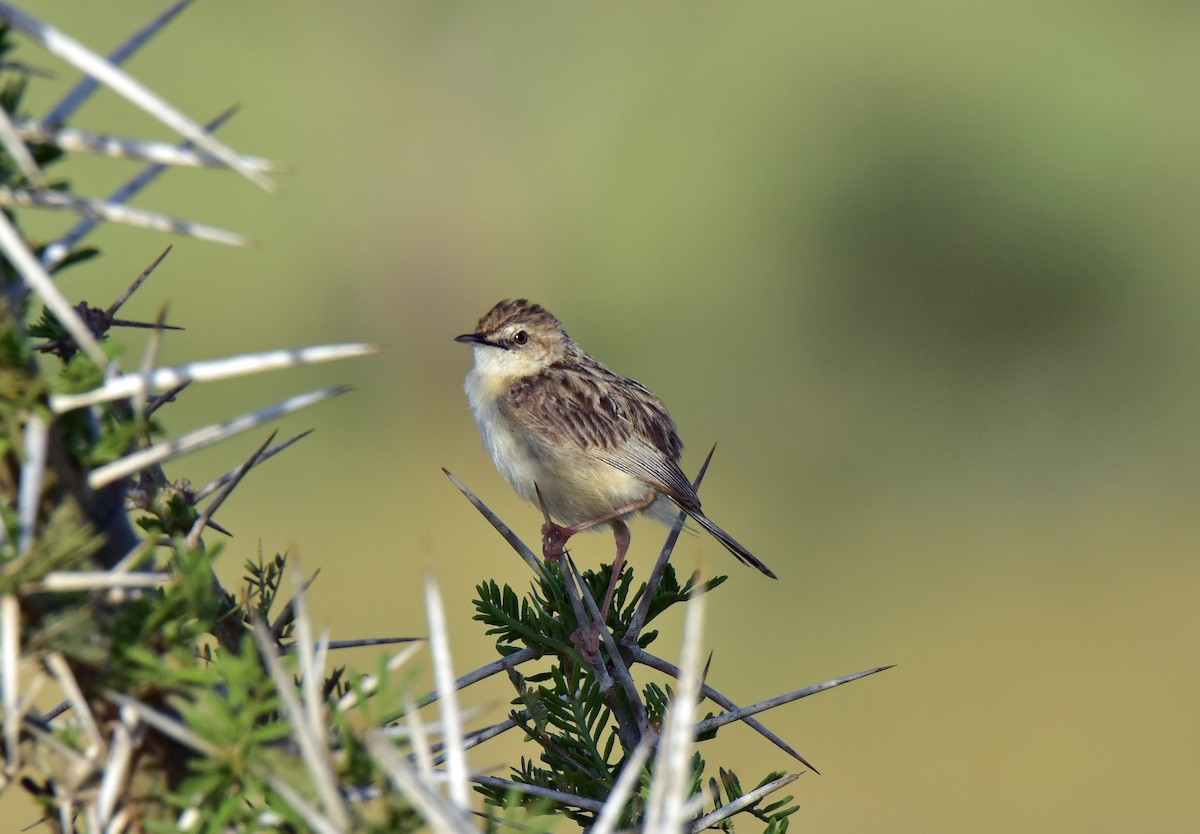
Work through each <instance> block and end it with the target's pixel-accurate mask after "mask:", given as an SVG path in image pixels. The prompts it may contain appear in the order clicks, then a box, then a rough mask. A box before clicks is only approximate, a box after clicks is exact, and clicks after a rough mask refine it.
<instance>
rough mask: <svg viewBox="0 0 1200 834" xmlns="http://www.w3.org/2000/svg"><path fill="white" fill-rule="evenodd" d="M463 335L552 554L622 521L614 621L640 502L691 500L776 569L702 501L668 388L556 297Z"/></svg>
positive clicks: (653, 512) (489, 431)
mask: <svg viewBox="0 0 1200 834" xmlns="http://www.w3.org/2000/svg"><path fill="white" fill-rule="evenodd" d="M455 341H456V342H461V343H463V344H467V345H470V346H471V347H472V349H473V353H474V364H473V366H472V368H471V370H470V372H469V373H468V374H467V378H466V383H465V385H464V388H465V389H466V394H467V400H468V402H469V403H470V406H471V411H472V414H473V416H474V418H475V422H476V423H477V424H478V426H479V432H480V435H481V437H482V438H483V445H484V448H485V449H486V450H487V451H488V452H489V453H490V454H491V457H492V462H493V463H494V464H495V466H496V469H497V470H498V471H499V472H500V474H501V476H503V478H504V479H505V480H506V481H508V483H509V484H510V485H511V486H512V488H513V489H514V490H516V492H517V493H518V494H519V495H520V496H521V497H522V498H524V499H525V500H527V501H530V502H533V503H537V504H540V505H541V507H542V510H543V513H544V514H545V515H546V523H545V524H544V525H543V527H542V531H541V532H542V553H543V556H544V558H546V559H547V560H550V561H553V560H557V559H558V558H560V557H561V556H562V553H563V548H564V547H565V545H566V543H567V541H568V540H569V539H570V538H571V537H572V536H573V535H575V534H576V533H579V532H581V531H583V530H588V529H597V528H602V527H604V526H609V527H611V528H612V530H613V535H614V538H615V540H616V557H615V559H614V561H613V566H612V573H611V575H612V579H611V581H610V583H609V587H608V592H607V594H606V595H605V599H604V604H603V606H602V607H601V620H602V621H603V620H604V619H607V616H608V609H609V605H610V604H611V602H612V596H613V592H614V590H615V589H616V583H617V580H618V578H619V577H620V575H621V567H622V565H623V564H624V561H625V554H626V552H627V551H628V549H629V542H630V532H629V527H628V525H627V524H626V523H625V522H626V520H627V519H629V518H630V517H631V516H634V515H636V514H638V513H642V514H644V515H646V516H648V517H650V518H653V519H655V520H658V521H661V522H663V523H667V524H670V523H671V522H673V521H674V519H675V517H676V516H677V514H678V512H679V511H680V510H682V511H683V512H684V513H686V514H687V515H688V516H689V517H690V518H691V519H692V520H694V521H695V522H696V523H697V524H699V525H700V526H701V527H703V528H704V529H705V530H707V531H708V532H709V533H711V534H712V535H713V536H714V537H715V538H716V539H717V541H719V542H720V543H721V544H722V545H724V546H725V548H726V549H727V550H728V551H729V552H730V553H732V554H733V555H734V556H736V557H737V558H738V560H739V561H741V562H743V563H745V564H748V565H751V566H753V567H755V568H758V570H760V571H761V572H762V573H764V574H766V575H767V576H769V577H771V578H772V579H774V578H776V577H775V574H774V573H773V572H772V571H771V569H770V568H768V567H767V566H766V565H764V564H763V563H762V562H761V561H759V559H758V558H757V557H755V556H754V554H752V553H751V552H750V551H749V550H747V549H746V548H745V547H744V546H743V545H741V544H740V543H739V542H738V541H737V540H736V539H734V538H733V537H732V536H731V535H729V534H728V533H726V532H725V531H724V530H723V529H721V528H720V527H719V526H717V524H716V523H714V522H713V521H712V520H711V519H710V518H709V517H708V516H707V515H705V513H704V511H703V510H702V509H701V507H700V498H699V497H698V496H697V495H696V490H695V489H694V488H693V487H692V485H691V483H690V482H689V481H688V479H687V477H686V476H685V475H684V474H683V470H682V469H680V468H679V460H680V456H681V455H682V453H683V441H682V440H681V439H680V437H679V430H678V428H677V427H676V425H675V421H674V420H673V419H672V418H671V415H670V414H669V413H668V411H667V408H666V406H665V405H663V402H662V400H660V399H659V398H658V397H656V396H655V395H654V394H653V393H651V392H650V390H649V389H648V388H646V387H645V386H644V385H642V384H641V383H639V382H636V381H634V380H632V379H630V378H628V377H625V376H621V375H620V374H618V373H616V372H614V371H611V370H609V369H608V368H607V367H606V366H604V365H603V364H601V363H600V362H598V361H597V360H595V359H593V358H592V357H591V356H589V355H588V354H587V353H586V352H585V351H584V350H583V348H581V347H579V345H578V344H576V343H575V341H574V340H573V339H572V338H571V337H570V336H569V335H567V331H566V330H565V329H564V328H563V325H562V323H561V322H560V321H559V320H558V319H557V318H555V317H554V316H553V315H552V314H551V313H550V312H549V311H547V310H546V309H545V308H543V307H542V306H540V305H538V304H535V303H533V302H531V301H529V300H528V299H524V298H519V299H516V300H505V301H501V302H499V303H498V304H496V305H495V306H494V307H492V309H491V310H489V311H488V312H487V313H486V314H485V315H484V316H483V318H481V319H480V320H479V323H478V325H476V327H475V330H474V332H471V333H464V334H463V335H461V336H457V337H455ZM552 519H558V521H560V522H562V523H561V524H559V523H555V522H554V521H553V520H552Z"/></svg>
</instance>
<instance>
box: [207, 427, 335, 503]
mask: <svg viewBox="0 0 1200 834" xmlns="http://www.w3.org/2000/svg"><path fill="white" fill-rule="evenodd" d="M313 431H314V430H313V429H309V430H308V431H302V432H300V434H297V435H296V436H294V437H292V438H290V439H288V440H285V441H283V442H282V443H280V444H279V445H277V446H272V447H271V448H270V449H267V450H266V451H265V452H263V453H262V454H261V455H259V456H258V457H257V458H256V459H255V461H254V464H253V465H254V466H259V465H261V464H263V463H265V462H266V461H268V460H270V459H271V458H273V457H275V455H277V454H279V453H280V452H282V451H283V450H284V449H286V448H288V447H289V446H291V445H292V444H293V443H295V442H296V441H298V440H303V439H304V438H306V437H308V436H309V435H310V434H312V433H313ZM272 436H274V435H272ZM240 468H241V467H237V468H234V469H231V470H229V471H228V472H226V473H225V474H224V475H222V476H221V477H219V478H216V479H214V480H212V481H209V482H208V483H207V484H205V485H204V486H202V487H200V489H198V490H196V491H195V492H193V493H192V496H191V497H192V503H193V504H195V503H196V502H199V501H203V500H204V499H205V498H207V497H208V496H209V495H211V494H212V493H214V492H216V491H217V490H218V489H220V488H221V487H223V486H225V485H226V484H227V483H229V482H230V481H231V480H233V478H234V476H235V475H236V473H237V472H238V469H240ZM210 524H211V522H210Z"/></svg>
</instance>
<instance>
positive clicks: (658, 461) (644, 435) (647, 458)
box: [505, 363, 700, 508]
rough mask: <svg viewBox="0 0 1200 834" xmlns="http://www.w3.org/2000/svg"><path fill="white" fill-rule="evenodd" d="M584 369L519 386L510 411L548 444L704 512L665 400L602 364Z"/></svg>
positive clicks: (552, 371) (551, 373)
mask: <svg viewBox="0 0 1200 834" xmlns="http://www.w3.org/2000/svg"><path fill="white" fill-rule="evenodd" d="M584 371H585V372H581V371H576V370H571V369H568V368H565V367H563V366H561V365H559V366H552V367H551V368H549V369H547V370H546V371H545V372H544V373H543V374H541V375H539V376H537V377H534V378H532V379H530V380H527V381H525V382H522V383H519V384H518V385H515V386H514V387H513V388H512V390H511V391H510V392H509V394H508V396H507V397H506V398H505V407H506V408H508V409H511V411H512V412H513V416H514V417H516V418H517V419H518V420H519V421H520V422H521V423H522V425H525V426H527V427H529V428H530V430H532V431H533V432H534V433H535V434H536V435H537V436H539V437H540V438H541V439H542V440H543V441H544V442H546V443H548V444H551V445H556V446H562V445H568V444H569V445H572V446H575V447H576V448H578V449H579V450H580V451H582V452H584V453H586V454H587V455H589V456H591V457H594V458H596V459H597V460H600V461H603V462H604V463H607V464H608V465H610V466H612V467H614V468H616V469H619V470H621V471H622V472H626V473H628V474H630V475H632V476H633V477H635V478H637V479H639V480H641V481H644V482H645V483H646V484H647V485H649V486H652V487H654V488H655V489H657V490H658V491H659V492H664V493H666V494H668V495H670V496H671V497H672V498H674V499H675V500H676V501H677V502H678V503H679V504H680V505H681V506H686V507H688V508H698V507H699V506H700V502H699V499H698V498H697V497H696V493H695V492H694V491H693V490H692V486H691V484H690V483H688V480H687V477H686V476H685V475H684V474H683V471H682V470H680V468H679V464H678V463H677V461H678V460H679V456H680V455H681V454H682V453H683V442H682V441H681V440H680V439H679V432H678V431H677V430H676V428H675V421H674V420H672V419H671V415H670V414H668V413H667V409H666V407H665V406H663V404H662V402H661V401H659V399H658V398H657V397H655V396H654V395H653V394H652V393H650V391H649V390H648V389H646V388H645V387H644V386H642V385H640V384H638V383H636V382H634V381H633V380H630V379H624V378H621V377H618V376H617V375H616V374H614V373H613V372H612V371H610V370H608V369H607V368H605V367H604V366H603V365H600V364H599V363H595V364H594V365H592V366H590V367H585V369H584Z"/></svg>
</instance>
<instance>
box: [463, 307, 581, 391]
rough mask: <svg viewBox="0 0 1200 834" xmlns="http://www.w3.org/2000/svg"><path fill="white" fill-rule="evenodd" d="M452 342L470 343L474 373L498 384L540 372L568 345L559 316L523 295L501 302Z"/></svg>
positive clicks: (566, 348) (566, 350)
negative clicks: (472, 351)
mask: <svg viewBox="0 0 1200 834" xmlns="http://www.w3.org/2000/svg"><path fill="white" fill-rule="evenodd" d="M454 341H456V342H462V343H463V344H468V345H471V346H473V347H474V349H475V370H476V372H477V373H479V374H482V375H484V376H486V377H489V378H490V379H492V380H493V381H495V382H497V383H499V382H507V381H516V380H518V379H521V378H523V377H528V376H534V375H536V374H539V373H541V372H542V371H543V370H545V369H546V368H547V367H549V366H550V365H552V364H553V363H555V362H557V361H558V360H559V359H561V358H563V357H564V356H565V355H566V354H567V353H568V351H569V350H570V346H571V337H570V336H568V335H567V331H565V330H563V326H562V324H561V323H559V321H558V319H556V318H555V317H554V316H552V315H550V313H548V312H547V311H546V310H545V309H544V308H543V307H541V306H539V305H537V304H534V303H533V302H531V301H527V300H526V299H524V298H518V299H517V300H516V301H501V302H500V303H499V304H497V305H496V306H495V307H493V308H492V309H491V310H488V312H487V314H486V315H485V316H484V317H483V318H481V319H480V320H479V324H478V325H477V326H476V327H475V332H474V333H464V334H463V335H461V336H457V337H455V339H454Z"/></svg>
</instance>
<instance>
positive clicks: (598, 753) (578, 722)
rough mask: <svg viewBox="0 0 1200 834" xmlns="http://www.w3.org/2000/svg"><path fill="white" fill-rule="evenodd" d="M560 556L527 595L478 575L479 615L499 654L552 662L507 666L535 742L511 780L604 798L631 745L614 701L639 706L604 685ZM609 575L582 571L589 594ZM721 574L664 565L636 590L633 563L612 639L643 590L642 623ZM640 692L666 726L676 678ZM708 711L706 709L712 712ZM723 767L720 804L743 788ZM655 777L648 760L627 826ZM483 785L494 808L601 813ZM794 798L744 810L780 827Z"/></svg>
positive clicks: (520, 721)
mask: <svg viewBox="0 0 1200 834" xmlns="http://www.w3.org/2000/svg"><path fill="white" fill-rule="evenodd" d="M561 565H562V563H559V564H548V565H546V566H545V569H544V570H543V571H542V572H541V574H540V575H539V576H538V578H537V579H536V580H535V581H534V582H533V583H531V586H530V590H529V593H528V594H526V595H525V596H524V597H518V596H517V593H516V591H514V590H513V589H512V588H511V587H509V586H508V585H504V586H501V585H499V584H498V583H497V582H496V581H495V580H489V581H486V582H482V583H480V584H478V585H477V586H476V592H477V594H478V596H477V598H476V600H475V610H476V614H475V619H476V620H478V621H479V622H481V623H483V625H484V626H485V629H486V633H487V634H488V635H490V636H493V637H495V638H496V650H497V652H498V653H499V655H500V656H501V657H509V656H511V655H512V654H514V653H515V652H517V651H520V650H522V649H533V650H536V651H537V652H538V653H539V654H540V655H542V656H543V657H550V658H552V663H551V665H550V668H549V669H547V670H545V671H542V672H538V673H535V674H529V675H525V676H522V675H520V674H518V673H517V672H515V671H510V672H509V678H510V680H511V681H512V682H513V686H514V688H515V690H516V697H515V698H514V699H513V701H512V703H513V706H514V709H513V710H512V711H511V712H510V713H509V717H510V718H511V719H512V720H513V721H514V722H516V724H517V726H518V727H520V728H521V729H522V730H523V731H524V732H525V737H526V740H527V741H530V742H532V743H533V744H534V745H536V747H537V748H538V754H537V756H536V758H530V757H525V756H523V757H522V758H521V760H520V762H519V764H518V765H517V766H516V767H514V768H513V771H512V779H513V781H514V782H518V783H522V784H526V785H533V786H537V787H540V788H547V789H550V790H555V791H562V792H564V793H567V794H571V795H574V796H577V797H583V798H585V799H594V800H597V801H599V802H604V801H606V800H607V799H608V797H609V794H610V793H611V791H612V789H613V785H614V783H615V782H616V779H617V778H618V776H619V775H620V773H621V770H622V768H623V767H624V766H625V765H626V762H627V760H628V757H629V755H630V753H631V750H630V749H629V748H628V747H627V746H626V745H625V744H623V743H622V740H621V733H620V731H619V727H618V724H619V719H618V718H617V717H616V715H615V714H614V710H620V711H622V712H624V713H627V714H628V713H630V712H631V711H632V710H633V705H632V704H630V702H629V699H628V696H627V695H626V693H625V692H623V691H619V690H617V689H616V688H610V689H609V690H608V691H606V690H605V688H604V687H603V686H602V685H601V683H600V681H599V680H598V678H597V676H596V673H595V671H594V667H593V665H592V664H591V663H589V660H588V658H587V657H586V655H585V653H584V652H583V651H582V650H581V649H580V645H579V644H580V642H581V641H580V637H579V635H580V633H581V631H582V630H581V624H580V623H579V622H578V621H577V619H576V617H575V615H574V608H573V606H572V604H571V601H570V593H569V590H568V587H567V584H566V581H565V580H564V577H563V568H562V566H561ZM611 575H612V567H611V565H602V566H601V568H600V569H599V570H597V571H584V572H583V574H582V576H581V579H582V582H583V586H584V587H585V588H586V589H587V591H588V593H589V594H590V595H591V597H592V598H593V599H601V598H603V596H604V593H605V591H606V589H607V587H608V583H609V580H610V578H611ZM725 579H726V577H724V576H718V577H715V578H713V579H710V580H707V581H705V582H700V581H699V579H698V577H697V576H695V575H693V576H691V577H689V578H688V580H687V582H685V583H683V584H680V583H679V581H678V577H677V576H676V573H675V569H674V568H673V567H672V566H671V565H670V564H668V565H667V566H666V567H665V569H664V571H663V574H662V577H661V580H660V581H659V582H658V584H657V585H656V586H655V587H654V588H653V590H652V591H649V590H648V583H642V584H641V586H640V587H639V588H638V590H637V592H636V593H634V594H633V595H632V596H631V595H630V593H629V589H630V588H631V587H632V585H633V569H632V567H627V568H626V569H625V570H624V571H623V572H622V575H621V577H620V579H619V580H618V584H617V589H616V591H615V593H614V596H613V605H612V608H611V610H610V611H609V617H608V620H607V625H608V626H609V628H610V629H611V632H612V635H613V638H614V640H620V639H622V638H623V637H624V636H625V635H626V633H627V631H628V629H629V628H630V626H631V623H632V621H633V620H634V618H635V612H636V610H637V608H638V606H639V604H640V603H641V601H642V599H643V597H644V596H645V595H646V594H647V593H650V594H651V598H650V603H649V607H648V614H647V617H646V622H650V621H651V620H653V619H654V618H656V617H658V616H660V615H661V614H663V613H664V612H666V611H667V610H669V609H670V608H672V607H674V606H676V605H679V604H680V603H683V602H686V601H687V600H688V599H689V598H690V597H691V596H693V595H696V594H702V593H707V592H708V591H711V590H712V589H714V588H716V587H718V586H719V585H721V584H722V583H723V582H724V581H725ZM656 637H657V632H653V631H651V632H643V633H642V634H640V635H639V636H638V638H637V640H636V641H635V645H637V647H638V648H641V649H645V648H646V647H647V646H649V645H650V644H651V643H653V642H654V640H655V638H656ZM641 696H642V699H641V707H642V709H643V710H644V713H645V726H646V727H647V728H653V731H656V732H657V731H659V730H661V727H662V723H663V719H664V718H665V716H666V713H667V710H668V708H669V707H670V705H671V701H672V697H673V695H672V690H671V687H669V686H668V687H666V688H663V687H661V686H659V685H658V684H657V683H654V682H650V683H647V684H646V685H645V686H644V687H643V689H642V691H641ZM711 715H712V714H711V713H709V715H708V716H707V717H711ZM715 736H716V731H715V730H714V731H711V732H709V733H707V734H705V735H704V736H702V737H700V738H698V739H697V740H698V741H707V740H710V739H712V738H714V737H715ZM706 767H707V766H706V763H705V761H704V759H703V758H702V757H701V755H700V754H699V753H698V752H697V753H696V754H695V755H694V757H693V769H692V788H691V794H692V795H693V796H694V795H696V794H699V793H700V792H701V786H702V784H703V779H704V773H705V771H706ZM719 774H720V781H719V782H718V781H717V780H716V779H715V778H710V779H709V793H710V794H711V795H712V798H713V801H714V803H715V804H716V807H721V806H722V805H724V804H727V803H728V802H732V801H733V800H735V799H738V798H739V797H741V796H743V795H744V794H743V791H742V789H741V783H740V781H739V780H738V777H737V776H736V775H735V774H734V773H732V772H731V771H728V770H726V769H724V768H721V769H719ZM781 775H782V774H781V773H775V774H771V775H769V776H767V777H765V778H764V779H763V780H762V781H761V782H760V783H759V784H760V785H764V784H767V783H768V782H770V781H771V780H773V779H775V778H778V777H779V776H781ZM653 776H654V774H653V768H652V765H646V766H645V767H644V768H643V773H642V779H641V784H642V788H641V790H640V791H638V792H635V793H634V795H633V796H632V797H630V799H629V801H628V803H627V805H626V807H625V809H624V811H623V814H622V817H621V825H622V826H623V827H627V826H636V824H637V822H638V820H639V819H640V818H641V813H642V811H643V810H644V808H645V803H646V799H647V796H648V791H649V785H650V783H651V781H652V779H653ZM477 790H478V792H479V793H481V794H482V795H483V796H484V798H485V799H486V801H487V802H488V803H489V804H490V805H492V806H494V807H496V808H506V809H511V808H512V807H513V806H514V804H516V805H521V806H523V807H525V808H526V810H527V811H528V812H529V814H530V816H531V817H533V818H536V817H537V816H539V815H542V814H549V815H556V814H562V815H566V816H567V817H569V818H571V819H572V820H574V821H576V822H578V823H579V824H580V825H581V826H585V827H586V826H588V825H590V824H592V823H594V822H595V815H594V814H592V813H591V812H588V811H582V810H579V809H578V808H577V807H574V806H572V805H571V804H569V803H563V804H558V803H553V802H551V803H549V804H548V803H547V801H546V800H545V799H538V798H534V797H533V796H531V795H527V794H522V793H519V792H515V791H511V790H506V789H503V788H501V787H496V786H481V787H479V788H477ZM722 790H723V794H722ZM790 799H791V797H787V798H786V799H785V800H782V801H775V802H772V803H771V804H769V805H765V804H764V801H765V800H759V802H757V803H755V804H754V805H752V806H750V808H749V809H747V810H748V812H749V813H751V814H753V815H754V816H755V817H757V818H758V819H760V820H761V821H762V822H764V823H766V825H767V827H766V829H764V830H765V831H769V832H772V834H782V832H784V831H786V830H787V817H788V816H789V815H790V814H791V813H793V812H794V811H795V810H796V807H794V806H789V805H788V804H787V803H788V802H789V801H790ZM722 827H726V828H728V829H729V830H732V823H730V822H729V821H728V820H727V821H725V822H724V823H722Z"/></svg>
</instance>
